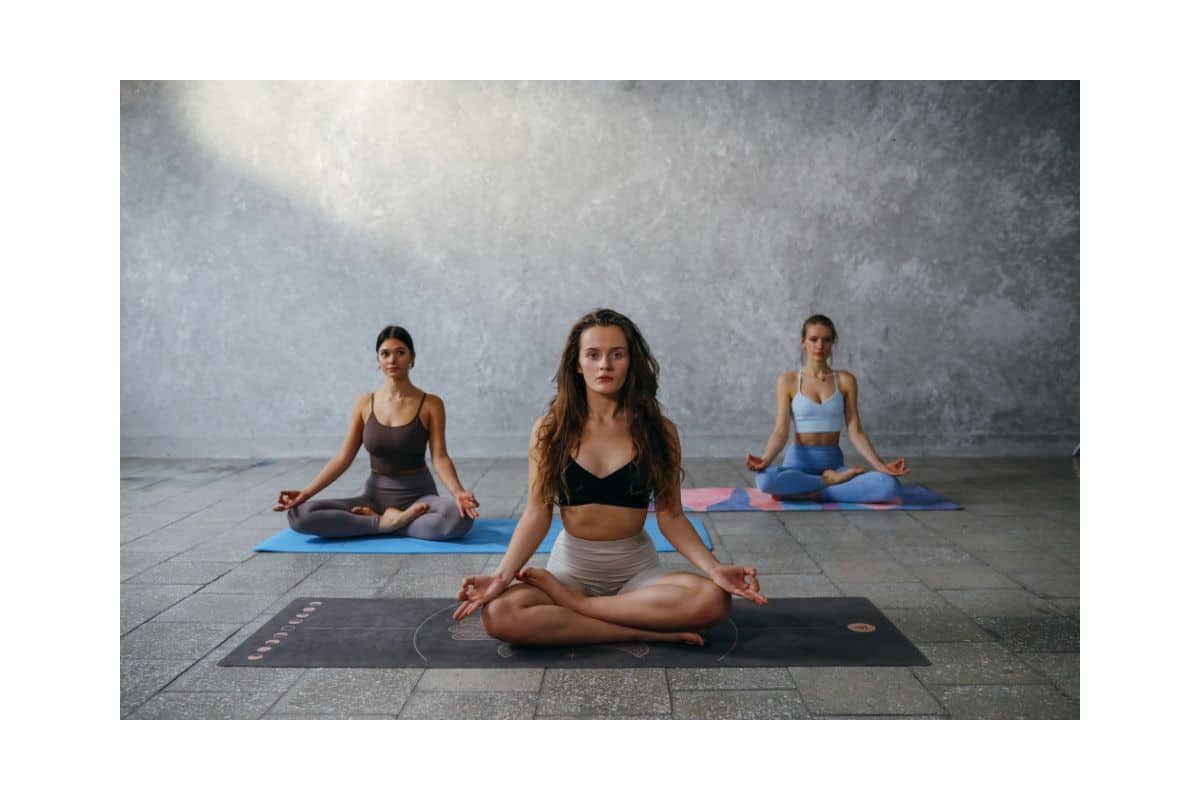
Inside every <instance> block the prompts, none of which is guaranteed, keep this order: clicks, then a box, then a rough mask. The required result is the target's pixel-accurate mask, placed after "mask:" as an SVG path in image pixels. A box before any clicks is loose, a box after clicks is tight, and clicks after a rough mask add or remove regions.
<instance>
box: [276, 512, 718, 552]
mask: <svg viewBox="0 0 1200 800" xmlns="http://www.w3.org/2000/svg"><path fill="white" fill-rule="evenodd" d="M688 519H689V520H691V523H692V526H693V527H694V528H695V529H696V533H698V534H700V540H701V541H702V542H704V546H705V547H707V548H708V549H709V550H712V539H710V538H708V531H707V530H705V528H704V520H702V519H700V518H699V517H697V516H694V515H692V514H688ZM516 527H517V520H516V519H487V518H482V517H481V518H480V519H477V520H475V524H474V525H472V526H471V530H469V531H467V535H466V536H464V537H462V538H461V539H454V540H452V541H449V542H431V541H429V540H427V539H410V538H408V537H407V536H390V535H386V536H360V537H358V538H355V539H326V538H324V537H322V536H312V535H310V534H307V533H297V532H296V531H294V530H292V529H291V528H284V529H283V530H282V531H280V532H279V533H277V534H275V535H274V536H272V537H271V538H269V539H267V540H266V541H265V542H263V543H262V544H260V545H259V546H258V547H255V548H254V549H255V550H256V551H258V552H260V553H503V552H504V551H505V550H507V549H508V540H509V539H511V538H512V535H513V531H514V530H515V529H516ZM562 529H563V526H562V520H561V519H559V518H558V517H555V518H554V521H553V522H551V523H550V532H549V533H547V534H546V538H545V539H544V540H542V543H541V545H540V546H539V547H538V549H537V551H536V552H538V553H549V552H550V548H551V547H553V546H554V540H555V539H556V538H558V534H559V531H561V530H562ZM646 532H647V533H649V534H650V538H651V539H653V540H654V549H655V550H657V551H658V552H660V553H673V552H675V548H674V547H672V546H671V543H670V542H668V541H667V539H666V537H665V536H663V535H662V532H661V531H660V530H659V529H658V521H657V520H656V519H655V518H654V517H653V516H649V517H647V518H646Z"/></svg>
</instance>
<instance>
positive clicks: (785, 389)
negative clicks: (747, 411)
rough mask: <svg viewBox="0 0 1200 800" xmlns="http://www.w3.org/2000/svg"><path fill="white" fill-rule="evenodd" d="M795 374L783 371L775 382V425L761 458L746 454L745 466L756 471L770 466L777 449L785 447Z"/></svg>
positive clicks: (790, 416) (790, 422) (790, 421)
mask: <svg viewBox="0 0 1200 800" xmlns="http://www.w3.org/2000/svg"><path fill="white" fill-rule="evenodd" d="M795 384H796V375H795V373H794V372H785V373H783V374H782V375H780V376H779V380H777V381H776V382H775V427H774V428H773V429H772V430H771V435H770V436H769V437H768V438H767V446H766V448H765V449H764V450H763V454H762V458H758V457H756V456H754V455H747V456H746V466H747V467H749V468H750V469H752V470H754V471H755V472H758V471H760V470H764V469H766V468H767V467H769V466H771V462H772V461H774V460H775V457H776V456H777V455H779V451H780V450H782V449H783V448H785V447H787V443H788V431H789V430H790V429H791V425H792V414H791V407H792V395H793V394H795V390H794V387H795Z"/></svg>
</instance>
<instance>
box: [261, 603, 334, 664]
mask: <svg viewBox="0 0 1200 800" xmlns="http://www.w3.org/2000/svg"><path fill="white" fill-rule="evenodd" d="M322 605H324V604H323V603H322V602H321V601H320V600H309V601H308V602H304V603H301V607H300V610H299V611H296V612H294V613H293V614H291V615H290V618H289V619H288V621H287V624H286V625H280V626H275V627H278V628H279V630H277V631H275V632H274V633H272V634H269V637H270V638H267V639H264V640H263V643H262V646H261V647H256V648H254V652H253V653H248V654H247V655H246V660H247V661H262V660H263V658H264V657H265V656H266V655H267V654H268V653H271V652H272V651H274V650H275V648H276V647H279V646H280V645H282V644H284V643H285V641H286V640H287V638H288V637H289V636H291V635H292V633H293V632H294V631H295V630H296V628H297V627H298V626H300V625H303V624H304V621H305V620H307V619H309V618H311V617H312V615H313V614H316V613H317V611H318V610H319V609H320V607H321V606H322ZM267 627H271V626H269V625H268V626H267ZM264 630H265V628H264Z"/></svg>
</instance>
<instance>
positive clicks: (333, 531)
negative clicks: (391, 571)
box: [288, 469, 472, 539]
mask: <svg viewBox="0 0 1200 800" xmlns="http://www.w3.org/2000/svg"><path fill="white" fill-rule="evenodd" d="M413 503H428V504H429V510H428V511H426V512H425V513H424V514H422V515H421V516H419V517H417V518H416V519H415V520H413V521H412V522H410V523H409V524H408V525H407V526H405V527H403V528H399V529H397V530H394V531H386V532H387V533H391V534H393V535H396V536H411V537H413V538H414V539H457V538H458V537H460V536H462V535H463V534H465V533H466V532H467V531H468V530H470V528H471V522H472V520H471V518H470V517H463V516H460V515H459V513H458V504H457V503H455V502H454V500H452V499H451V498H448V497H439V496H438V493H437V485H436V484H434V482H433V475H431V474H430V473H429V470H428V469H424V470H422V471H421V472H417V473H414V474H412V475H380V474H379V473H377V472H372V473H371V477H369V478H367V484H366V486H364V487H363V493H362V494H360V495H359V496H358V497H341V498H330V499H329V500H309V501H308V502H306V503H301V504H300V505H298V506H293V507H292V508H290V509H288V525H289V526H290V527H291V529H292V530H294V531H297V532H299V533H309V534H313V535H316V536H325V537H328V538H330V539H349V538H351V537H353V536H376V535H378V534H379V533H380V530H379V517H366V516H362V515H361V514H351V513H350V509H351V508H353V507H354V506H368V507H370V508H372V509H374V511H375V513H376V514H382V513H383V512H384V511H385V510H387V509H388V508H401V509H403V508H408V507H409V506H411V505H412V504H413Z"/></svg>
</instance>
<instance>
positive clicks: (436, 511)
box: [275, 325, 479, 539]
mask: <svg viewBox="0 0 1200 800" xmlns="http://www.w3.org/2000/svg"><path fill="white" fill-rule="evenodd" d="M375 357H376V359H377V360H378V362H379V369H380V371H382V372H383V374H384V375H385V376H386V378H387V379H386V380H385V381H384V384H383V387H382V388H381V389H379V390H378V391H375V392H372V393H370V394H364V395H362V396H360V397H359V398H358V400H357V401H355V403H354V410H353V411H352V412H351V413H350V429H349V430H347V431H346V438H345V439H344V440H343V441H342V449H341V450H340V451H339V452H338V454H337V455H336V456H334V457H333V458H331V459H330V460H329V463H328V464H326V465H325V467H324V468H323V469H322V470H321V472H320V473H319V474H318V475H317V477H316V478H315V479H314V480H313V482H312V483H310V484H309V485H308V486H307V487H306V488H305V489H303V490H302V491H295V490H294V489H285V490H284V491H282V492H280V493H279V501H278V502H279V504H278V505H277V506H275V510H276V511H287V512H288V524H289V525H290V526H291V528H292V530H295V531H299V532H300V533H311V534H316V535H317V536H326V537H329V538H338V539H345V538H349V537H352V536H371V535H374V534H380V533H391V534H404V535H407V536H412V537H414V538H417V539H456V538H458V537H460V536H462V535H463V534H465V533H466V532H467V531H468V530H469V529H470V528H471V523H472V521H473V520H474V519H475V518H476V517H478V516H479V510H478V509H479V502H478V501H477V500H476V499H475V495H473V494H471V493H470V492H468V491H467V490H466V489H464V488H463V485H462V483H460V482H459V480H458V473H457V472H455V470H454V462H453V461H451V460H450V455H449V454H448V453H447V452H446V407H445V406H444V405H443V404H442V400H441V398H440V397H438V396H437V395H433V394H426V393H425V392H423V391H422V390H420V389H418V388H417V387H416V386H414V385H413V383H412V381H411V380H410V379H409V377H408V373H409V370H411V369H412V368H413V366H414V364H415V361H416V351H415V350H414V349H413V341H412V337H411V336H410V335H409V334H408V331H406V330H404V328H401V327H399V326H398V325H389V326H388V327H386V328H384V329H383V330H382V331H381V332H380V333H379V336H378V338H377V339H376V340H375ZM426 444H428V445H429V455H430V460H431V461H432V462H433V468H434V469H435V470H437V474H438V477H440V478H441V479H442V483H444V484H445V485H446V486H448V487H450V490H451V492H452V493H453V494H454V499H453V500H451V499H449V498H445V497H439V496H438V493H437V486H436V485H435V484H434V482H433V476H432V475H431V474H430V473H429V468H428V467H426V466H425V446H426ZM360 445H366V447H367V452H368V453H370V454H371V475H370V477H368V478H367V484H366V486H365V487H364V488H363V493H362V494H361V495H359V496H358V497H347V498H343V499H331V500H312V499H311V498H312V497H314V496H315V495H316V494H317V493H318V492H320V491H321V490H322V489H324V488H325V487H326V486H328V485H329V484H331V483H333V482H334V481H335V480H337V479H338V477H340V476H341V474H342V473H343V472H345V471H346V469H347V468H348V467H349V466H350V464H351V463H352V462H353V461H354V456H355V454H357V453H358V448H359V446H360Z"/></svg>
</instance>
